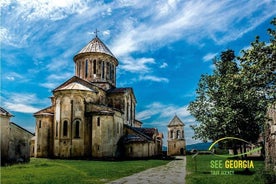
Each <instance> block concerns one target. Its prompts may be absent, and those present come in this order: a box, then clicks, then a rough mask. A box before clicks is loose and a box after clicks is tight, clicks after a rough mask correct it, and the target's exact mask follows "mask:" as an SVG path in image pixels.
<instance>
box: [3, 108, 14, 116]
mask: <svg viewBox="0 0 276 184" xmlns="http://www.w3.org/2000/svg"><path fill="white" fill-rule="evenodd" d="M0 115H2V116H9V117H11V116H13V115H12V114H11V113H9V112H8V111H7V110H5V109H4V108H2V107H0Z"/></svg>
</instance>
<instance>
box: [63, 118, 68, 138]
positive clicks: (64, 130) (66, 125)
mask: <svg viewBox="0 0 276 184" xmlns="http://www.w3.org/2000/svg"><path fill="white" fill-rule="evenodd" d="M67 132H68V122H67V121H64V122H63V136H64V137H66V136H67Z"/></svg>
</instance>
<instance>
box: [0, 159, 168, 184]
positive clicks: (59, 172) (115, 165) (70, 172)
mask: <svg viewBox="0 0 276 184" xmlns="http://www.w3.org/2000/svg"><path fill="white" fill-rule="evenodd" d="M168 162H169V161H165V160H137V161H85V160H50V159H40V158H32V159H31V161H30V163H27V164H19V165H12V166H7V167H1V184H11V183H12V184H16V183H26V184H32V183H41V184H46V183H47V184H50V183H53V184H54V183H55V184H56V183H58V184H62V183H66V184H71V183H78V184H79V183H80V184H81V183H93V184H97V183H106V182H109V181H112V180H116V179H118V178H121V177H125V176H128V175H131V174H133V173H137V172H140V171H143V170H145V169H148V168H151V167H156V166H160V165H163V164H167V163H168Z"/></svg>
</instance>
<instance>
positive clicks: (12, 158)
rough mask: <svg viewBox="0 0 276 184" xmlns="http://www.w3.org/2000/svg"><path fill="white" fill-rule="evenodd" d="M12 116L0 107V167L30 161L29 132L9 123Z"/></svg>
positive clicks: (31, 135)
mask: <svg viewBox="0 0 276 184" xmlns="http://www.w3.org/2000/svg"><path fill="white" fill-rule="evenodd" d="M11 117H12V115H11V114H10V113H9V112H7V111H6V110H5V109H3V108H1V107H0V121H1V165H6V164H12V163H17V162H28V161H29V160H30V141H31V138H32V137H33V136H34V135H33V134H32V133H31V132H29V131H27V130H25V129H24V128H22V127H20V126H18V125H17V124H15V123H12V122H10V118H11Z"/></svg>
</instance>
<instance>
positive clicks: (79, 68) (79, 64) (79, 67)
mask: <svg viewBox="0 0 276 184" xmlns="http://www.w3.org/2000/svg"><path fill="white" fill-rule="evenodd" d="M80 71H81V63H80V62H78V77H80Z"/></svg>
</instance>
